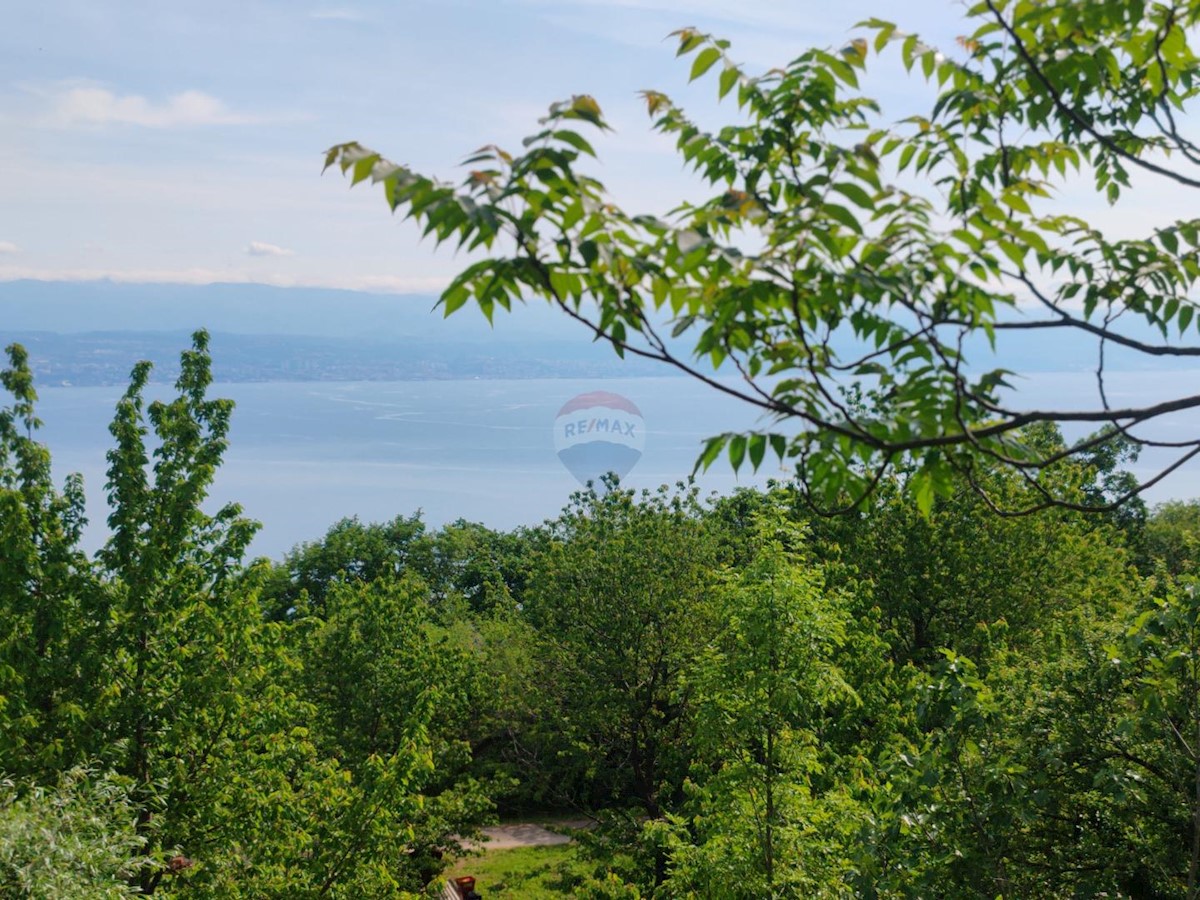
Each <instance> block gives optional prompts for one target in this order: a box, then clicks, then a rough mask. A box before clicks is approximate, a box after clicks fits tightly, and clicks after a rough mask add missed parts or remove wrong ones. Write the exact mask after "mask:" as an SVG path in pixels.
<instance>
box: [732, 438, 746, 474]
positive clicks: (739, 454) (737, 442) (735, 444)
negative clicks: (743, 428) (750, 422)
mask: <svg viewBox="0 0 1200 900" xmlns="http://www.w3.org/2000/svg"><path fill="white" fill-rule="evenodd" d="M745 458H746V436H745V435H744V434H735V435H733V436H732V437H731V438H730V439H729V464H730V465H731V466H733V471H734V472H737V470H738V469H740V468H741V466H742V460H744V459H745Z"/></svg>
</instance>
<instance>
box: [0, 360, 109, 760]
mask: <svg viewBox="0 0 1200 900" xmlns="http://www.w3.org/2000/svg"><path fill="white" fill-rule="evenodd" d="M7 352H8V358H9V365H8V367H7V368H6V369H5V370H4V371H3V372H0V385H2V386H3V387H4V388H5V389H6V390H7V391H8V392H9V393H10V394H11V395H12V398H13V402H12V405H11V406H9V407H7V408H3V409H0V621H3V622H4V623H5V629H4V634H3V636H2V637H0V770H3V771H5V772H7V773H10V774H20V775H26V776H43V775H47V774H49V773H51V772H53V771H55V770H56V768H57V767H58V766H60V765H61V764H62V762H63V760H64V759H69V758H70V756H71V753H72V751H73V749H74V748H73V747H72V746H71V744H72V740H71V736H72V734H73V733H74V730H73V729H71V728H70V727H69V723H70V722H72V721H73V720H77V719H78V717H79V715H80V713H81V712H82V710H81V707H80V705H79V697H78V695H77V692H76V691H75V690H74V687H75V685H76V682H77V680H78V679H77V670H76V665H75V662H74V659H75V654H76V651H77V650H78V649H79V648H78V646H77V645H76V642H77V641H78V638H79V634H80V628H79V620H80V610H81V604H82V600H83V597H84V596H85V594H86V593H87V592H88V590H90V588H91V584H92V582H91V572H90V571H89V568H88V564H87V560H86V558H85V557H84V555H83V554H82V553H81V552H80V551H79V548H78V542H79V536H80V533H81V531H82V529H83V525H84V521H85V519H84V497H83V482H82V479H80V478H79V476H77V475H74V476H71V477H70V478H68V479H67V482H66V485H65V487H64V489H63V490H62V491H61V492H60V491H58V490H56V489H55V487H54V484H53V482H52V480H51V477H50V452H49V451H48V450H47V449H46V447H45V446H44V445H43V444H40V443H38V441H37V440H36V439H35V437H34V435H35V432H36V429H37V428H38V427H39V426H40V425H41V422H40V421H39V420H38V418H37V415H36V411H35V403H36V401H37V392H36V391H35V390H34V386H33V375H32V372H31V371H30V369H29V365H28V356H27V354H26V353H25V350H24V349H23V348H22V347H20V346H19V345H15V344H14V345H12V346H10V347H9V348H8V351H7Z"/></svg>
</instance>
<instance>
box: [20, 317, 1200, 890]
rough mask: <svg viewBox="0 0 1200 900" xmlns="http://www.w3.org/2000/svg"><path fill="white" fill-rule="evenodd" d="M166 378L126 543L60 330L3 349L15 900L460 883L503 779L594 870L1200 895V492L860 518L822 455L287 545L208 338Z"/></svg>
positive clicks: (952, 499)
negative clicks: (838, 511)
mask: <svg viewBox="0 0 1200 900" xmlns="http://www.w3.org/2000/svg"><path fill="white" fill-rule="evenodd" d="M145 375H146V371H145V369H144V368H141V367H139V368H138V369H137V370H136V371H135V373H134V379H133V383H132V386H131V387H130V389H129V391H128V392H127V393H126V395H125V397H124V398H123V399H122V401H121V403H120V405H119V407H118V410H117V416H116V419H115V422H114V425H113V434H114V438H115V443H116V446H115V449H114V450H113V451H112V452H111V453H110V455H109V463H110V467H109V497H110V500H111V502H112V504H113V511H112V515H111V517H110V520H109V524H110V527H111V530H112V538H111V539H110V541H109V542H108V544H107V545H106V546H105V548H104V549H103V550H102V551H101V552H100V553H99V554H98V555H97V556H96V558H95V559H93V560H89V559H87V558H86V557H85V556H84V555H83V554H82V553H81V552H80V551H79V550H78V539H79V530H80V526H81V523H82V501H81V497H82V495H81V493H80V490H79V485H78V483H77V482H76V481H69V482H68V483H67V486H66V488H65V489H64V490H63V491H61V492H60V491H57V490H56V489H55V488H54V486H53V484H52V483H51V481H50V476H49V471H50V470H49V457H48V454H47V453H46V450H45V448H44V447H42V446H41V445H39V444H38V443H37V442H36V440H35V439H34V438H35V435H36V432H35V428H36V419H35V413H34V407H33V404H34V400H35V395H34V393H33V390H32V385H31V382H30V379H29V375H28V370H27V367H26V365H25V360H24V357H23V356H22V354H21V353H20V352H19V351H13V352H12V353H11V355H10V367H9V369H8V371H7V372H6V373H5V376H4V384H5V386H6V387H7V388H8V390H9V392H10V394H12V396H13V398H14V399H13V402H12V404H11V405H10V406H9V407H7V408H5V409H4V410H3V411H0V555H2V559H0V562H2V565H0V616H2V617H3V621H5V622H6V623H11V627H8V628H6V629H5V631H4V633H3V634H2V635H0V771H3V772H4V773H6V774H7V775H8V776H9V777H10V778H12V779H13V780H12V781H10V782H4V784H3V786H2V788H0V891H2V892H3V893H4V894H5V895H6V896H9V895H12V896H30V897H34V896H37V897H55V896H63V897H68V896H83V895H88V896H122V895H125V894H128V893H131V892H140V893H143V894H145V893H178V894H185V895H191V896H197V897H235V898H236V897H247V898H249V897H322V896H327V897H364V896H366V897H387V896H397V897H399V896H413V895H420V894H422V893H424V892H426V891H428V890H430V889H431V888H432V887H434V886H436V884H437V877H438V874H439V872H441V871H442V869H443V867H444V865H445V864H446V862H447V861H448V859H449V857H450V856H452V855H453V854H454V853H455V852H456V851H457V849H458V847H459V841H460V839H461V838H462V837H464V836H469V835H471V834H473V833H475V829H477V828H478V827H479V826H480V825H481V824H484V823H486V821H487V820H488V817H489V816H490V815H492V814H493V813H494V812H495V810H496V809H497V808H498V809H499V810H500V811H501V812H505V813H508V814H522V813H528V812H529V811H530V810H537V809H545V808H547V807H552V808H555V809H559V810H572V811H576V812H580V811H581V812H586V813H589V814H595V815H596V816H597V818H598V819H599V820H600V823H601V824H600V826H599V827H598V828H597V829H596V830H594V831H593V832H591V833H590V834H589V835H587V836H586V837H585V838H584V839H582V842H581V847H580V855H581V858H582V859H583V860H584V861H585V862H584V865H585V868H587V870H588V871H589V872H591V877H589V878H586V879H585V880H584V883H583V884H581V885H577V886H576V887H575V888H573V890H574V891H575V893H576V894H577V895H579V896H592V897H684V896H701V897H716V898H723V897H731V898H736V897H760V896H779V897H842V896H846V897H850V896H862V897H881V898H882V897H926V896H952V897H979V898H994V897H997V896H1004V897H1030V896H1038V897H1078V896H1100V895H1104V896H1111V897H1164V898H1166V897H1171V898H1174V897H1181V898H1182V897H1188V898H1191V897H1194V896H1196V892H1197V884H1198V880H1200V851H1198V850H1197V849H1196V848H1197V847H1198V846H1200V845H1198V844H1197V839H1198V836H1200V826H1198V824H1197V823H1200V799H1197V795H1196V792H1195V784H1196V783H1197V777H1198V773H1200V701H1198V700H1197V698H1198V697H1200V662H1198V655H1197V653H1196V647H1197V646H1200V600H1197V598H1196V596H1195V590H1194V584H1193V579H1192V573H1193V572H1195V569H1196V564H1197V554H1196V550H1195V548H1196V547H1197V537H1196V535H1197V531H1196V529H1195V528H1194V527H1193V523H1194V521H1195V516H1194V515H1193V514H1192V513H1193V512H1194V510H1192V509H1191V505H1184V504H1172V505H1168V506H1167V507H1164V508H1163V509H1162V510H1159V511H1157V512H1155V513H1153V514H1151V515H1149V516H1146V515H1144V513H1143V512H1139V511H1137V510H1134V511H1133V512H1132V513H1130V512H1126V513H1123V514H1122V515H1121V516H1120V517H1103V516H1093V517H1086V516H1082V515H1080V514H1077V513H1073V512H1069V511H1062V510H1058V511H1053V512H1047V513H1043V514H1040V515H1037V516H1030V517H1026V518H1021V519H999V518H997V517H995V516H993V515H992V514H990V513H989V512H988V511H986V510H985V509H983V508H982V507H981V506H980V504H979V501H978V500H977V499H976V498H975V495H974V494H973V493H971V492H969V491H966V490H963V491H960V492H958V493H956V494H953V495H951V496H949V497H947V498H945V499H941V500H938V501H937V502H936V503H935V504H934V506H933V508H932V510H931V511H930V513H929V514H928V515H920V514H918V513H917V512H915V511H914V510H913V509H912V507H911V505H910V504H909V503H908V502H906V501H905V500H904V499H903V494H902V492H901V491H900V490H898V489H896V488H895V486H893V485H889V484H885V485H883V486H882V487H881V489H880V491H879V492H878V495H877V496H876V498H875V499H874V501H873V503H872V505H871V506H869V507H867V508H864V509H862V510H860V511H859V512H858V513H857V514H855V515H854V516H853V517H850V518H841V519H832V520H828V519H822V518H811V517H810V516H808V515H807V513H806V511H805V507H804V505H803V503H802V501H801V499H800V497H799V496H798V495H797V494H795V493H794V492H793V491H792V490H791V489H790V488H789V487H787V486H785V485H779V486H776V487H774V488H772V489H771V490H770V491H766V492H758V491H741V492H738V493H736V494H734V495H732V496H730V497H724V498H715V499H712V500H703V499H701V498H699V497H697V496H696V494H695V493H694V492H693V491H689V490H687V489H684V488H681V489H676V490H669V489H665V488H664V489H662V490H660V491H658V492H655V493H649V494H642V495H634V494H633V493H631V492H628V491H624V490H622V489H620V488H619V487H617V486H615V485H612V484H607V485H604V486H602V487H601V489H599V490H596V491H586V492H583V493H581V494H579V495H577V496H576V497H575V498H574V499H573V501H572V502H571V504H570V505H569V506H568V507H567V508H566V509H565V510H564V511H563V513H562V514H561V515H560V516H559V517H558V518H556V519H555V520H553V521H550V522H547V523H545V524H544V525H543V526H540V527H536V528H528V529H521V530H517V531H514V532H511V533H497V532H494V531H491V530H489V529H487V528H485V527H483V526H480V525H475V524H471V523H465V522H458V523H454V524H452V525H449V526H446V527H444V528H441V529H436V530H431V529H428V528H426V527H425V525H424V524H423V523H422V522H421V521H420V519H419V518H418V517H415V516H414V517H404V516H402V517H399V518H397V519H395V520H393V521H392V522H389V523H384V524H380V525H369V524H363V523H359V522H357V521H355V520H347V521H344V522H341V523H338V524H336V525H335V526H334V527H333V528H332V529H331V530H330V532H329V534H328V535H327V537H326V538H325V539H324V540H322V541H317V542H314V543H312V544H307V545H303V546H301V547H298V548H297V549H296V550H294V551H293V552H292V553H290V554H288V555H287V557H286V558H285V559H284V560H282V561H281V562H279V563H277V564H271V563H267V562H258V563H253V564H250V565H247V564H246V563H245V562H244V561H243V558H244V550H245V547H246V544H247V542H248V540H249V538H250V536H251V535H252V533H253V528H254V526H253V524H252V523H249V522H247V521H245V520H244V519H242V518H241V516H240V512H239V510H238V509H237V508H236V507H227V508H225V509H223V510H220V511H218V512H217V513H215V514H212V515H210V514H207V513H205V512H204V511H203V510H202V507H201V503H202V501H203V500H204V497H205V494H206V491H207V487H208V485H209V483H210V481H211V478H212V475H213V472H214V470H215V468H216V466H217V465H218V464H219V462H220V458H221V454H222V452H223V450H224V446H225V430H226V428H227V425H228V417H229V414H230V407H229V405H228V404H227V403H224V402H223V401H213V400H209V399H208V398H207V387H208V380H209V370H208V358H207V353H206V351H205V343H204V336H203V335H198V336H197V340H196V345H195V347H194V348H193V350H192V351H189V353H187V354H185V356H184V365H183V374H182V375H181V378H180V381H179V384H178V396H177V398H176V399H175V400H173V401H171V402H169V403H151V404H146V403H145V402H144V400H143V396H142V389H143V386H144V383H145ZM1031 439H1035V440H1041V441H1053V440H1056V437H1055V436H1054V435H1053V434H1050V433H1041V434H1036V435H1033V436H1032V437H1031ZM1118 462H1119V460H1117V459H1110V460H1092V461H1085V462H1081V463H1079V464H1078V465H1077V466H1076V467H1075V468H1073V469H1071V470H1069V471H1067V472H1065V474H1062V476H1061V477H1062V478H1063V479H1064V482H1063V484H1061V485H1060V486H1059V490H1060V491H1061V492H1063V493H1071V492H1078V493H1080V494H1082V493H1085V492H1087V491H1101V492H1102V491H1104V490H1106V487H1105V486H1106V485H1107V484H1109V483H1112V482H1113V481H1114V479H1117V480H1119V474H1120V473H1119V471H1118V470H1117V469H1116V468H1115V466H1116V464H1117V463H1118ZM980 477H984V476H982V475H981V476H980ZM986 477H988V478H991V479H992V482H991V484H990V490H991V491H992V493H993V494H996V493H1006V494H1008V495H1009V496H1011V497H1012V498H1014V499H1018V500H1019V499H1020V496H1019V495H1020V492H1021V491H1022V490H1025V489H1026V488H1024V487H1022V485H1021V484H1020V483H1018V482H1016V481H1014V480H1013V479H1012V477H1011V476H1005V475H999V474H995V473H992V474H988V475H987V476H986Z"/></svg>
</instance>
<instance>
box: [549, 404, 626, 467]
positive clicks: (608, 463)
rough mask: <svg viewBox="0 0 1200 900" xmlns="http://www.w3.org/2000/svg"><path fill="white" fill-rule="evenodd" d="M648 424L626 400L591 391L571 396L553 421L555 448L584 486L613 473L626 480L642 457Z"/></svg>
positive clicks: (563, 461)
mask: <svg viewBox="0 0 1200 900" xmlns="http://www.w3.org/2000/svg"><path fill="white" fill-rule="evenodd" d="M645 446H646V423H645V422H644V421H643V420H642V413H641V410H639V409H638V408H637V406H636V405H635V404H634V403H633V401H632V400H629V399H628V398H626V397H622V396H621V395H620V394H610V393H608V392H607V391H592V392H591V393H589V394H580V395H579V396H578V397H572V398H571V399H570V400H568V401H567V402H566V403H565V404H563V408H562V409H560V410H559V411H558V416H557V417H556V418H555V420H554V449H555V450H556V451H558V458H559V459H560V460H562V464H563V465H564V466H566V467H567V470H568V471H569V472H570V473H571V474H572V475H574V476H575V477H576V478H577V479H579V481H580V483H581V484H585V485H586V484H587V483H588V482H589V481H593V482H594V481H599V480H600V476H601V475H604V474H605V473H607V472H613V473H615V474H616V476H617V477H618V478H624V477H625V476H626V475H628V474H629V471H630V470H631V469H632V468H633V467H634V465H635V464H636V463H637V461H638V460H639V459H641V458H642V450H643V449H644V448H645Z"/></svg>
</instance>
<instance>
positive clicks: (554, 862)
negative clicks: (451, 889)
mask: <svg viewBox="0 0 1200 900" xmlns="http://www.w3.org/2000/svg"><path fill="white" fill-rule="evenodd" d="M586 871H587V870H586V869H585V867H584V865H583V863H581V862H580V861H579V859H578V857H577V856H576V855H575V847H574V845H572V844H558V845H555V846H551V847H516V848H513V849H511V850H489V851H486V852H484V854H483V855H482V856H467V857H464V858H463V859H460V860H458V861H457V862H455V863H454V865H453V866H451V867H450V868H449V870H447V872H446V877H447V878H448V879H449V878H454V877H455V876H457V875H471V876H472V877H474V878H475V888H476V890H478V891H479V893H481V894H482V895H483V896H484V897H486V898H488V900H491V898H492V897H513V898H516V897H521V898H529V900H541V898H544V897H569V896H571V895H572V894H573V893H574V890H575V887H576V886H577V885H578V884H579V883H580V882H581V881H582V880H583V877H584V875H585V874H586Z"/></svg>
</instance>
